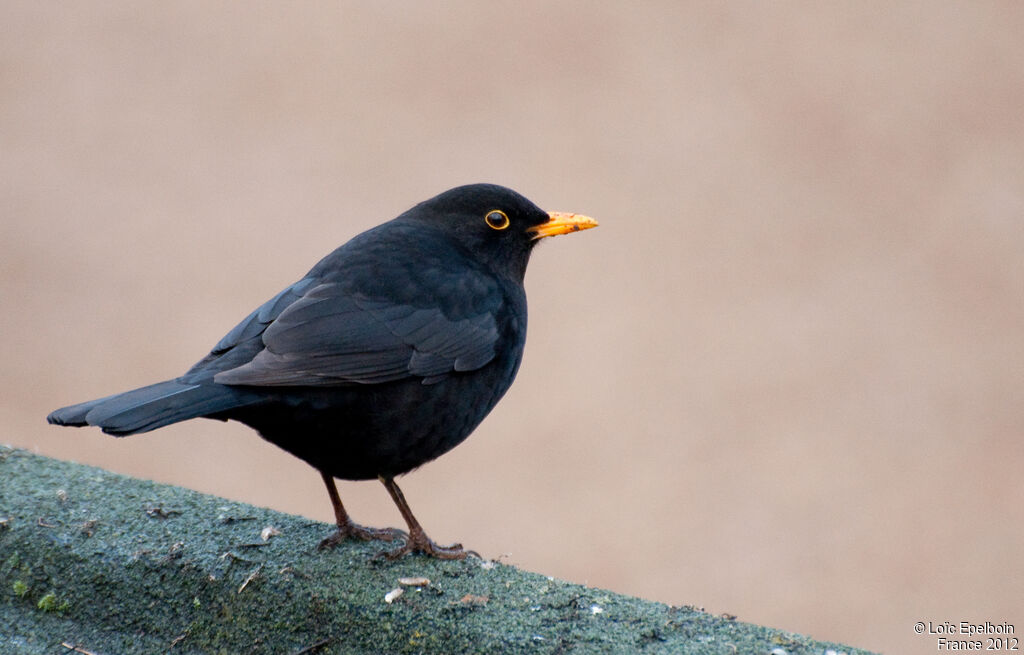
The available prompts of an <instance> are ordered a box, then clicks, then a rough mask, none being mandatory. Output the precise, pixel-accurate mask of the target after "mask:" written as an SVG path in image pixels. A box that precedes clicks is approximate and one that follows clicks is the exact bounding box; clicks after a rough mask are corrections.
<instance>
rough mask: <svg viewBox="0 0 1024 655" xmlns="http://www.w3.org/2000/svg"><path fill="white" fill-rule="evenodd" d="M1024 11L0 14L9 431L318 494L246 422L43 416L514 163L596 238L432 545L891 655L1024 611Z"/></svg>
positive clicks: (172, 355)
mask: <svg viewBox="0 0 1024 655" xmlns="http://www.w3.org/2000/svg"><path fill="white" fill-rule="evenodd" d="M1022 35H1024V5H1021V4H1019V3H1015V2H1004V3H1000V2H961V3H936V2H902V3H881V2H879V3H874V2H869V3H824V4H823V3H707V4H687V3H678V2H652V3H641V4H636V3H597V2H592V3H583V2H581V3H568V4H562V3H559V4H552V3H546V2H525V3H515V4H508V5H501V4H497V3H476V2H447V3H443V4H428V3H423V4H420V3H401V2H381V3H365V4H362V3H351V2H335V3H303V4H301V5H295V4H293V3H280V4H268V3H248V2H247V3H237V4H223V3H209V2H190V3H157V2H120V3H101V2H91V3H72V4H68V3H40V2H37V1H35V0H30V1H25V2H12V1H11V0H7V1H6V2H4V3H3V4H2V5H0V180H2V182H0V303H2V304H0V308H2V310H3V311H2V312H0V333H2V335H3V339H2V342H0V343H2V348H3V352H2V361H3V369H2V373H0V392H2V403H0V441H2V442H7V443H11V444H15V445H20V446H25V447H29V448H32V449H35V450H37V451H39V452H42V453H45V454H48V455H53V456H57V457H62V458H67V459H74V460H78V461H82V462H87V463H91V464H97V465H101V466H104V467H107V468H110V469H113V470H116V471H121V472H124V473H129V474H132V475H137V476H144V477H149V478H154V479H157V480H161V481H165V482H171V483H174V484H179V485H184V486H188V487H192V488H195V489H200V490H203V491H206V492H211V493H215V494H221V495H224V496H227V497H230V498H233V499H239V500H244V501H247V502H251V503H256V504H260V505H268V506H271V507H274V508H277V509H281V510H285V511H288V512H294V513H299V514H304V515H307V516H311V517H316V518H318V519H322V520H329V519H330V518H331V513H330V507H329V503H328V499H327V496H326V494H325V493H324V491H323V489H322V485H321V482H320V480H319V477H318V476H317V475H316V474H315V473H314V472H313V471H312V470H311V469H309V468H308V467H306V465H304V464H303V463H302V462H300V461H298V460H296V459H293V458H292V457H290V456H289V455H287V454H285V453H284V452H283V451H278V450H277V449H275V448H274V447H273V446H270V445H268V444H265V443H263V442H262V441H261V440H260V439H259V438H257V437H256V436H255V435H254V433H252V432H250V431H249V430H248V429H247V428H245V427H243V426H240V425H237V424H227V425H225V424H221V423H216V422H212V421H192V422H188V423H185V424H181V425H176V426H172V427H169V428H166V429H163V430H160V431H158V432H155V433H152V434H148V435H144V436H139V437H133V438H129V439H122V440H116V439H113V438H111V437H107V436H105V435H102V434H100V433H98V431H96V430H79V431H73V430H69V429H59V428H55V427H51V426H47V425H46V424H45V423H44V416H45V415H46V413H47V412H48V411H50V410H51V409H54V408H55V407H58V406H60V405H64V404H69V403H72V402H77V401H82V400H86V399H90V398H94V397H97V396H100V395H106V394H109V393H113V392H117V391H123V390H127V389H129V388H132V387H135V386H140V385H143V384H147V383H150V382H154V381H157V380H161V379H165V378H168V377H173V376H175V375H177V374H179V373H180V372H182V371H184V370H185V369H186V368H187V367H188V366H190V365H191V364H192V363H193V362H194V361H195V360H197V359H199V358H200V357H201V356H202V355H203V354H204V353H205V352H206V351H207V350H208V349H209V348H210V346H212V345H213V344H214V343H215V342H216V341H217V340H218V339H219V338H220V337H221V335H222V334H223V333H225V332H226V331H227V330H228V329H229V328H230V327H231V326H232V325H234V324H235V322H237V321H238V320H240V319H241V318H242V317H243V316H245V315H246V314H247V313H248V312H249V311H250V310H251V309H252V308H254V307H255V306H256V305H257V304H259V303H261V302H262V301H263V300H265V299H267V298H269V297H270V296H271V295H272V294H274V293H276V292H277V291H278V290H279V289H280V288H282V287H283V286H285V285H286V284H289V283H291V282H292V281H294V280H296V279H298V278H299V277H300V276H301V275H302V274H303V273H304V272H305V271H306V270H307V269H308V268H309V267H310V266H312V265H313V263H314V262H315V261H316V260H317V259H319V258H320V257H321V256H323V255H324V254H326V253H327V252H329V251H330V250H331V249H333V248H334V247H335V246H337V245H339V244H341V243H342V242H344V241H345V240H347V239H348V238H350V237H351V236H353V235H354V234H356V233H357V232H359V231H361V230H363V229H365V228H368V227H370V226H372V225H374V224H376V223H378V222H381V221H383V220H385V219H388V218H391V217H392V216H394V215H396V214H397V213H398V212H400V211H402V210H404V209H406V208H408V207H409V206H411V205H412V204H414V203H416V202H418V201H420V200H423V199H425V198H427V197H429V196H431V195H434V194H435V193H437V192H440V191H442V190H444V189H446V188H448V187H451V186H455V185H457V184H462V183H466V182H475V181H494V182H499V183H503V184H506V185H509V186H512V187H514V188H516V189H518V190H520V191H521V192H523V193H524V194H526V195H527V196H528V197H530V198H531V199H533V200H535V201H536V202H537V203H538V204H540V205H541V206H543V207H546V208H548V209H552V210H566V211H576V212H582V213H587V214H590V215H592V216H595V217H596V218H598V219H599V220H600V221H601V227H600V229H598V230H595V231H592V232H587V233H584V234H580V235H574V236H572V237H564V238H559V239H556V240H552V241H551V242H547V243H545V244H544V245H543V247H541V248H539V249H538V251H537V252H536V254H535V256H534V258H533V262H532V265H531V269H530V271H529V273H528V275H527V290H528V293H529V296H530V301H531V325H530V329H531V333H530V338H529V343H528V347H527V351H526V357H525V361H524V364H523V368H522V371H521V373H520V375H519V379H518V381H517V383H516V385H515V386H514V387H513V388H512V391H511V392H510V393H509V395H508V396H507V397H506V399H505V400H504V401H503V403H502V404H500V405H499V406H498V408H497V409H496V410H495V411H494V413H493V414H492V415H491V417H490V418H489V419H488V420H487V421H485V423H484V424H483V425H482V426H481V428H480V429H479V430H478V431H477V433H476V434H475V435H474V436H473V437H471V438H470V439H469V440H468V441H467V442H466V443H465V444H464V445H463V446H461V447H459V448H457V449H456V450H455V451H453V452H452V453H450V454H449V455H447V456H445V457H443V458H441V459H440V460H438V461H436V462H434V463H432V464H429V465H427V466H426V467H424V468H423V469H421V470H420V471H418V472H416V473H414V474H412V475H410V476H408V477H406V478H405V480H404V482H403V488H404V489H405V491H406V494H407V495H408V496H409V498H410V502H411V503H412V506H413V508H414V509H415V510H416V512H417V515H418V516H419V518H420V519H421V520H422V521H423V523H424V525H425V526H426V527H427V529H428V531H429V532H430V534H431V535H432V536H433V537H434V538H436V539H437V540H439V541H442V542H448V541H454V540H461V541H463V543H466V544H467V545H469V546H471V547H473V548H475V549H477V550H479V551H480V552H481V553H482V554H484V555H485V556H488V557H497V556H503V557H504V560H505V561H508V562H512V563H515V564H518V565H521V566H523V567H526V568H529V569H532V570H536V571H541V572H544V573H547V574H551V575H555V576H558V577H562V578H566V579H569V580H574V581H580V582H586V583H589V584H592V585H596V586H601V587H607V588H610V589H613V590H616V591H620V592H625V593H629V594H636V595H641V596H645V597H648V598H652V599H657V600H661V601H664V602H667V603H674V604H693V605H698V606H703V607H705V608H706V609H708V610H709V611H712V612H716V613H718V612H728V613H732V614H737V615H738V616H739V617H740V619H741V620H744V621H753V622H758V623H764V624H768V625H771V626H775V627H779V628H784V629H788V630H793V631H799V632H804V633H809V634H811V635H813V636H815V637H819V638H823V639H830V640H838V641H842V642H848V643H850V644H854V645H859V646H862V647H868V648H872V649H878V650H883V651H888V652H932V651H934V649H935V643H934V638H927V637H920V636H917V635H915V634H914V632H913V629H912V628H913V624H914V622H915V621H919V620H920V621H929V620H930V621H946V620H949V621H955V622H956V621H960V620H973V621H985V620H989V621H992V622H1001V621H1009V622H1011V623H1014V624H1015V625H1016V626H1017V630H1018V635H1020V634H1021V633H1022V632H1024V610H1022V609H1021V608H1022V607H1024V605H1021V603H1020V600H1021V598H1022V597H1024V558H1022V556H1021V553H1022V551H1024V477H1022V465H1024V439H1022V433H1024V402H1022V398H1021V394H1022V389H1024V38H1022ZM0 484H2V480H0ZM342 496H343V498H344V499H345V501H346V503H347V505H348V506H349V507H350V509H351V510H352V511H353V514H354V515H355V517H356V518H357V519H359V520H361V521H363V522H367V523H371V524H378V525H383V524H398V523H399V522H400V519H399V517H398V515H397V512H396V511H395V510H394V509H393V507H392V506H391V503H390V501H389V500H388V498H387V495H386V493H385V492H384V490H383V489H382V488H380V486H379V485H376V484H372V483H360V484H354V483H346V484H344V485H343V486H342Z"/></svg>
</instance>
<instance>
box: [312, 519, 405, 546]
mask: <svg viewBox="0 0 1024 655" xmlns="http://www.w3.org/2000/svg"><path fill="white" fill-rule="evenodd" d="M346 539H359V540H360V541H395V540H397V539H407V536H406V534H405V532H403V531H402V530H399V529H398V528H368V527H365V526H362V525H359V524H357V523H352V522H349V523H346V524H345V525H344V526H338V529H337V530H335V531H334V533H333V534H331V535H330V536H328V537H326V538H325V539H324V540H323V541H321V542H320V544H319V545H318V546H317V550H326V549H328V548H334V547H335V546H337V545H338V544H340V543H341V542H343V541H345V540H346Z"/></svg>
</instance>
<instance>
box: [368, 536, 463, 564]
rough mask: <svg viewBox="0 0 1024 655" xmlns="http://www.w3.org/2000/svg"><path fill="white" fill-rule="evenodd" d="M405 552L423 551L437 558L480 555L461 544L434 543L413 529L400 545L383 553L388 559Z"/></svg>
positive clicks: (460, 557)
mask: <svg viewBox="0 0 1024 655" xmlns="http://www.w3.org/2000/svg"><path fill="white" fill-rule="evenodd" d="M406 553H423V554H424V555H427V556H429V557H436V558H437V559H466V556H467V555H472V556H473V557H476V558H479V557H480V554H479V553H477V552H476V551H475V550H465V549H464V548H463V547H462V544H452V545H451V546H440V545H438V544H435V543H434V542H433V540H431V539H430V537H428V536H427V534H426V533H425V532H423V530H413V531H412V532H411V533H410V534H409V536H408V537H407V538H406V539H405V543H404V544H403V545H402V546H401V547H399V548H396V549H394V550H391V551H387V552H385V553H383V555H384V557H387V558H388V559H398V558H399V557H401V556H402V555H405V554H406Z"/></svg>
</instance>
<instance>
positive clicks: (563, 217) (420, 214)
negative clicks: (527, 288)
mask: <svg viewBox="0 0 1024 655" xmlns="http://www.w3.org/2000/svg"><path fill="white" fill-rule="evenodd" d="M404 216H406V217H415V218H416V220H422V221H424V222H426V223H429V224H431V225H434V226H436V227H438V228H439V229H441V230H443V231H444V232H445V233H446V234H447V235H448V236H449V238H452V239H454V240H456V241H457V242H458V243H459V244H460V245H462V246H463V247H464V248H465V249H466V250H467V251H469V252H470V253H472V255H473V256H474V257H475V258H478V259H480V260H482V261H484V262H486V263H487V264H488V265H489V266H490V267H491V268H492V269H493V270H495V271H496V272H503V273H506V274H509V275H511V276H513V277H515V278H516V279H519V280H522V279H523V276H524V275H525V273H526V264H527V263H528V261H529V259H530V252H531V251H532V250H533V247H534V246H535V245H536V244H537V242H538V241H539V240H540V239H542V238H544V237H550V236H555V235H558V234H566V233H568V232H578V231H579V230H586V229H589V228H592V227H596V226H597V221H595V220H594V219H592V218H589V217H587V216H582V215H580V214H567V213H560V212H546V211H544V210H542V209H540V208H539V207H537V205H535V204H533V203H532V202H530V201H529V200H527V199H526V198H524V197H523V196H522V195H520V194H519V193H516V192H515V191H513V190H512V189H508V188H506V187H503V186H498V185H496V184H468V185H466V186H460V187H455V188H454V189H449V190H448V191H445V192H444V193H441V194H440V195H437V196H434V197H433V198H431V199H430V200H425V201H423V202H421V203H420V204H418V205H416V206H415V207H413V208H412V209H410V210H409V211H408V212H406V214H405V215H404Z"/></svg>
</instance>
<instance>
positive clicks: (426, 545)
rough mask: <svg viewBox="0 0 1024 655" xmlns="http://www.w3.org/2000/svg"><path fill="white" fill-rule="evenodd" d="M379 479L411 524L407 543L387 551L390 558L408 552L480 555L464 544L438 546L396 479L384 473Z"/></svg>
mask: <svg viewBox="0 0 1024 655" xmlns="http://www.w3.org/2000/svg"><path fill="white" fill-rule="evenodd" d="M379 479H380V481H381V483H382V484H383V485H384V488H385V489H387V490H388V493H389V494H391V500H393V501H395V505H398V511H399V512H401V513H402V518H403V519H405V523H406V525H408V526H409V538H408V539H406V541H405V545H404V546H402V547H401V548H397V549H395V550H392V551H390V552H388V553H385V555H386V556H387V558H388V559H397V558H399V557H401V556H402V555H404V554H406V553H423V554H424V555H430V556H431V557H436V558H438V559H465V558H466V555H473V556H475V557H480V555H478V554H477V553H476V552H475V551H472V550H463V548H462V544H452V545H451V546H438V545H437V544H435V543H434V542H433V541H431V540H430V538H429V537H427V533H426V532H424V531H423V528H422V527H420V523H419V521H417V520H416V517H415V516H413V515H412V510H411V509H409V503H407V502H405V495H404V494H403V493H402V490H401V489H399V488H398V485H397V484H395V479H394V478H391V477H384V476H383V475H382V476H380V478H379Z"/></svg>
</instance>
